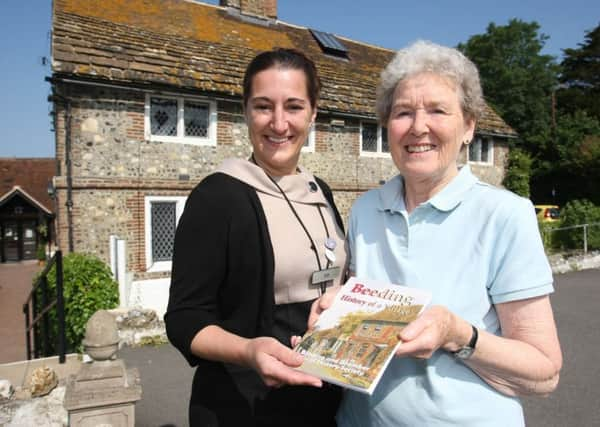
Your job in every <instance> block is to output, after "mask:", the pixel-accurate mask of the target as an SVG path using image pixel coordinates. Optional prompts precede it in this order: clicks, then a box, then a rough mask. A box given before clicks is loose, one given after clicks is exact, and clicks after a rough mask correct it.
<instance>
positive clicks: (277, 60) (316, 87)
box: [243, 48, 321, 108]
mask: <svg viewBox="0 0 600 427" xmlns="http://www.w3.org/2000/svg"><path fill="white" fill-rule="evenodd" d="M273 67H277V68H282V69H292V70H300V71H302V72H304V75H305V77H306V90H307V92H308V98H309V100H310V105H311V107H313V108H316V106H317V100H318V99H319V93H320V92H321V80H320V79H319V75H318V74H317V67H316V66H315V63H314V62H313V61H312V60H310V59H309V58H308V57H307V56H306V55H305V54H304V53H302V52H300V51H299V50H296V49H284V48H275V49H273V50H269V51H266V52H262V53H259V54H258V55H256V56H255V57H254V59H253V60H252V61H250V63H249V64H248V67H247V68H246V73H245V74H244V83H243V89H244V95H243V96H244V108H246V106H247V104H248V99H249V98H250V94H251V93H252V79H253V78H254V76H255V75H257V74H258V73H260V72H261V71H264V70H268V69H269V68H273Z"/></svg>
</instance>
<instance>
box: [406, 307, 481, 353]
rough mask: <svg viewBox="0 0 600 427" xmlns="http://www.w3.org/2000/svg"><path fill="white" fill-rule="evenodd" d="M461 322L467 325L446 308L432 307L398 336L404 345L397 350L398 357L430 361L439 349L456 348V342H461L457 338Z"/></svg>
mask: <svg viewBox="0 0 600 427" xmlns="http://www.w3.org/2000/svg"><path fill="white" fill-rule="evenodd" d="M459 320H461V321H462V322H463V323H465V324H467V323H466V322H465V321H464V320H462V319H459V318H458V317H456V316H455V315H454V314H453V313H452V312H451V311H450V310H448V309H447V308H446V307H443V306H441V305H435V306H432V307H430V308H429V309H427V310H425V311H424V312H423V313H422V314H421V315H420V316H419V317H418V318H417V319H415V320H414V321H412V322H411V323H409V324H408V325H407V326H406V327H405V328H404V329H403V330H402V331H401V332H400V334H398V335H399V338H400V339H401V340H402V343H401V344H400V345H399V346H398V349H397V350H396V356H401V357H415V358H418V359H429V358H430V357H431V356H432V355H433V353H434V352H435V351H436V350H438V349H439V348H445V349H448V348H449V347H454V348H456V347H457V345H456V344H454V342H456V341H460V338H458V337H457V323H458V321H459ZM467 325H468V324H467ZM470 330H471V329H470V326H469V331H470Z"/></svg>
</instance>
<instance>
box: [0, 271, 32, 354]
mask: <svg viewBox="0 0 600 427" xmlns="http://www.w3.org/2000/svg"><path fill="white" fill-rule="evenodd" d="M41 269H42V267H40V266H38V264H37V261H22V262H16V263H2V264H0V363H8V362H16V361H19V360H24V359H27V354H26V352H27V351H26V348H25V316H24V314H23V304H24V303H25V299H26V298H27V297H28V296H29V292H31V281H32V279H33V277H34V276H35V275H36V273H38V272H39V271H41Z"/></svg>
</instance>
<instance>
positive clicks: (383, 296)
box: [295, 277, 431, 394]
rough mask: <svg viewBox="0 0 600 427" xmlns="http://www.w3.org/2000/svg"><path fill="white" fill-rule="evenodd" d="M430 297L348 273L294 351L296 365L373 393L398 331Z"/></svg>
mask: <svg viewBox="0 0 600 427" xmlns="http://www.w3.org/2000/svg"><path fill="white" fill-rule="evenodd" d="M430 300H431V293H430V292H429V291H426V290H422V289H416V288H410V287H407V286H400V285H395V284H392V283H383V282H378V281H375V280H371V279H361V278H357V277H352V278H350V279H349V280H348V281H347V282H346V284H345V285H344V286H342V287H341V289H340V291H339V292H338V294H337V295H336V296H335V298H334V301H333V303H332V305H331V307H330V308H329V309H327V310H325V311H324V312H323V313H322V314H321V316H320V317H319V320H318V321H317V323H316V324H315V327H314V328H313V329H312V330H310V331H309V332H307V333H306V334H305V335H304V336H303V337H302V340H301V341H300V343H299V344H298V345H296V347H295V350H296V351H297V352H299V353H300V354H302V355H303V356H304V362H303V363H302V365H301V366H300V367H299V368H298V369H299V370H301V371H303V372H306V373H309V374H311V375H314V376H317V377H319V378H321V379H323V380H324V381H327V382H330V383H333V384H338V385H340V386H343V387H347V388H350V389H353V390H357V391H360V392H363V393H367V394H372V393H373V390H374V389H375V387H376V386H377V383H378V382H379V380H380V379H381V376H382V374H383V371H384V370H385V368H386V367H387V365H388V364H389V362H390V360H391V358H392V357H393V355H394V353H395V351H396V347H397V346H398V345H399V344H400V340H399V338H398V333H399V332H400V331H401V330H402V328H404V327H405V326H406V325H407V324H408V323H409V322H411V321H413V320H414V319H416V318H417V316H418V315H419V314H420V313H421V312H422V311H423V309H424V308H425V306H426V305H427V304H428V303H429V302H430Z"/></svg>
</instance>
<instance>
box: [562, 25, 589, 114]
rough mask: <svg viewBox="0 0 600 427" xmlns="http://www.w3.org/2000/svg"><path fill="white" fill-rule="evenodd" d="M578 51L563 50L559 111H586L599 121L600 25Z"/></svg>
mask: <svg viewBox="0 0 600 427" xmlns="http://www.w3.org/2000/svg"><path fill="white" fill-rule="evenodd" d="M578 46H579V48H577V49H564V59H563V61H562V63H561V67H562V74H561V76H560V82H561V89H559V90H558V91H557V93H556V95H557V108H558V109H559V110H560V111H562V112H565V113H571V114H573V113H574V112H575V111H577V110H583V111H586V112H587V113H588V114H589V115H590V116H592V117H595V118H596V119H597V120H600V102H598V98H599V97H600V24H598V26H596V28H594V29H593V30H590V31H587V32H586V33H585V41H584V42H583V43H579V44H578Z"/></svg>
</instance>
